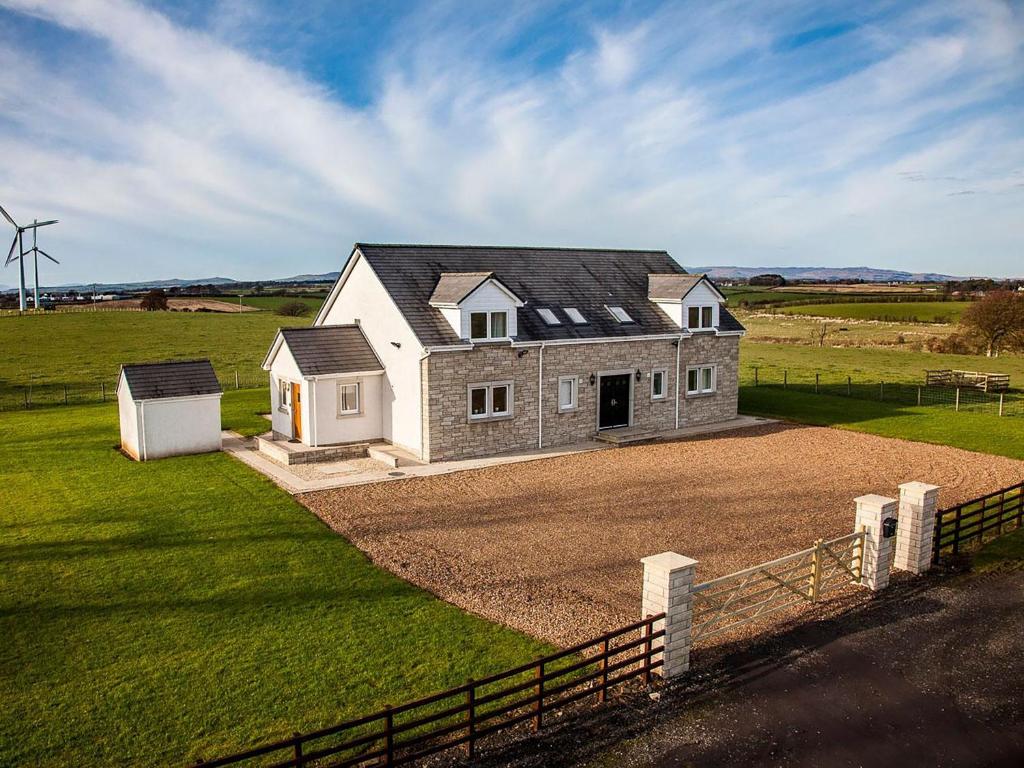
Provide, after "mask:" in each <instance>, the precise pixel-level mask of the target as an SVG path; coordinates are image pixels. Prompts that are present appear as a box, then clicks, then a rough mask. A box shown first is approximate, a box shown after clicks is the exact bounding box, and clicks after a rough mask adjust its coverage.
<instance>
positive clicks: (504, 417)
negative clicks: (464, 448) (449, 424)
mask: <svg viewBox="0 0 1024 768" xmlns="http://www.w3.org/2000/svg"><path fill="white" fill-rule="evenodd" d="M512 418H513V417H512V414H511V413H509V414H505V415H502V416H478V417H477V418H475V419H474V418H472V417H471V418H469V419H468V421H469V423H470V424H487V423H489V422H492V421H509V420H510V419H512Z"/></svg>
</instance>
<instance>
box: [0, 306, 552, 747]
mask: <svg viewBox="0 0 1024 768" xmlns="http://www.w3.org/2000/svg"><path fill="white" fill-rule="evenodd" d="M109 317H110V315H104V318H109ZM132 317H133V319H135V318H138V317H139V315H133V316H132ZM229 319H233V320H237V319H238V318H237V317H233V318H229ZM257 394H260V393H249V392H243V393H233V392H229V393H228V394H227V395H225V398H224V414H225V423H226V425H228V426H232V427H240V428H242V429H244V430H247V431H251V430H252V429H253V428H254V425H256V424H257V422H256V421H255V416H254V411H255V410H256V409H257V407H258V402H257V401H258V399H259V398H257V396H256V395H257ZM0 423H2V426H3V436H4V440H3V442H2V443H0V465H2V466H3V467H4V481H3V483H2V484H0V548H2V555H0V558H2V562H3V568H2V569H0V637H2V638H3V641H2V642H0V701H2V702H3V707H2V709H0V765H11V766H14V765H38V766H85V765H133V766H135V765H142V766H149V765H153V766H155V765H168V764H171V765H183V764H186V763H187V762H190V761H193V760H195V759H196V758H197V757H198V756H200V755H203V756H207V757H210V756H213V755H216V754H218V753H223V752H225V751H233V750H236V749H239V748H241V747H243V746H245V745H248V744H252V743H253V742H258V741H263V740H264V739H266V738H267V737H283V736H286V735H289V734H291V732H292V731H293V730H308V729H311V728H317V727H320V726H325V725H328V724H330V723H334V722H336V721H338V720H340V719H343V718H346V717H352V716H356V715H359V714H361V713H367V712H369V711H372V710H374V709H376V708H378V707H381V706H382V705H384V704H385V703H397V702H400V701H404V700H407V699H409V698H411V697H416V696H419V695H422V694H426V693H429V692H431V691H435V690H438V689H441V688H445V687H448V686H452V685H456V684H459V683H462V682H464V681H465V679H466V678H467V677H470V676H475V677H480V676H483V675H485V674H488V673H490V672H495V671H498V670H501V669H503V668H507V667H509V666H512V665H514V664H517V663H521V662H523V661H526V660H528V659H530V658H532V657H533V656H534V655H536V654H538V653H541V652H543V651H544V650H545V649H544V648H543V647H542V646H541V644H539V643H538V642H536V641H534V640H532V639H530V638H527V637H524V636H522V635H520V634H517V633H515V632H512V631H509V630H507V629H504V628H502V627H499V626H496V625H494V624H491V623H488V622H486V621H483V620H481V619H479V618H476V617H473V616H470V615H468V614H466V613H463V612H462V611H459V610H458V609H456V608H454V607H452V606H450V605H448V604H446V603H443V602H441V601H439V600H437V599H435V598H433V597H432V596H431V595H429V594H427V593H425V592H423V591H421V590H419V589H416V588H415V587H413V586H411V585H409V584H407V583H405V582H403V581H401V580H400V579H398V578H395V577H393V576H391V575H389V574H387V573H385V572H383V571H381V570H379V569H377V568H375V567H373V566H372V565H371V564H370V562H369V561H368V560H367V559H366V557H365V556H364V555H362V554H361V553H360V552H359V551H358V550H356V549H355V548H354V547H352V546H351V545H349V544H348V543H347V542H346V541H345V540H344V539H342V538H341V537H340V536H337V535H335V534H333V533H331V532H330V531H329V530H328V529H327V528H326V527H325V526H324V525H322V524H321V523H320V522H319V521H318V520H316V518H314V517H313V516H312V515H311V514H310V513H309V512H308V511H307V510H305V509H304V508H303V507H301V506H299V505H298V504H297V503H296V502H294V501H293V500H292V499H291V498H290V497H289V496H288V495H286V494H285V493H284V492H282V491H280V490H278V489H277V488H276V487H274V486H273V485H272V484H270V483H269V482H268V481H267V480H265V479H264V478H263V477H262V476H260V475H258V474H256V473H254V472H253V471H251V470H250V469H248V468H247V467H245V466H244V465H242V464H241V463H239V462H237V461H235V460H233V459H231V458H230V457H228V456H227V455H225V454H210V455H205V456H193V457H183V458H177V459H166V460H162V461H154V462H151V463H148V464H138V463H135V462H131V461H129V460H127V459H125V458H124V457H123V456H121V455H120V454H119V453H117V452H116V451H115V450H114V445H115V443H116V442H117V413H116V410H115V408H114V407H113V406H112V405H110V404H108V405H95V406H70V407H66V408H51V409H48V410H41V411H35V412H29V413H10V414H2V415H0ZM382 514H386V510H382Z"/></svg>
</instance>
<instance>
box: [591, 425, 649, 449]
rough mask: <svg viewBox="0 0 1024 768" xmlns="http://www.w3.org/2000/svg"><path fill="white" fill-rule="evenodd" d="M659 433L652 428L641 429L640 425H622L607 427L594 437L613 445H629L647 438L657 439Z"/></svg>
mask: <svg viewBox="0 0 1024 768" xmlns="http://www.w3.org/2000/svg"><path fill="white" fill-rule="evenodd" d="M657 438H658V433H657V432H655V431H654V430H651V429H640V428H639V427H621V428H619V429H605V430H602V431H600V432H598V433H597V434H596V435H595V436H594V439H595V440H598V441H600V442H602V443H611V444H612V445H629V444H630V443H642V442H645V441H647V440H656V439H657Z"/></svg>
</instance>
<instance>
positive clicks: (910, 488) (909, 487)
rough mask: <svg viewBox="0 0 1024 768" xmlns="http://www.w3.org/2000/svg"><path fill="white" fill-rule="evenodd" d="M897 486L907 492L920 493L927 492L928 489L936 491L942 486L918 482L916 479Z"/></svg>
mask: <svg viewBox="0 0 1024 768" xmlns="http://www.w3.org/2000/svg"><path fill="white" fill-rule="evenodd" d="M899 488H900V490H901V491H906V492H907V493H920V494H922V495H923V494H925V493H928V491H937V490H939V489H941V488H942V486H941V485H929V484H928V483H919V482H918V481H917V480H914V481H912V482H909V483H900V486H899Z"/></svg>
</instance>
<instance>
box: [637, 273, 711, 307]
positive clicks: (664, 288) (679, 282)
mask: <svg viewBox="0 0 1024 768" xmlns="http://www.w3.org/2000/svg"><path fill="white" fill-rule="evenodd" d="M706 279H707V275H649V276H648V285H647V298H649V299H675V300H677V301H678V300H680V299H682V298H683V297H684V296H686V294H688V293H689V292H690V291H691V290H692V289H693V287H694V286H695V285H697V283H699V282H700V281H701V280H706ZM708 282H711V281H710V280H708Z"/></svg>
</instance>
